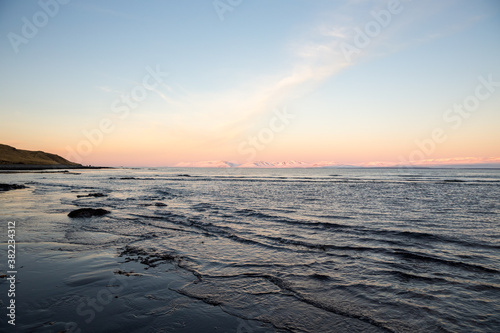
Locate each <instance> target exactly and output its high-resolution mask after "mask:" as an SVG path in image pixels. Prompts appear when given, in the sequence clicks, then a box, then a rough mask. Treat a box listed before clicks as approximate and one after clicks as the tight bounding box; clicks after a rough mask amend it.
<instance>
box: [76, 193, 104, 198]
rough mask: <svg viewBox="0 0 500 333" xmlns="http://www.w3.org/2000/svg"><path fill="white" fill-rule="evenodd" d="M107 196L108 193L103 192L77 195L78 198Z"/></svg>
mask: <svg viewBox="0 0 500 333" xmlns="http://www.w3.org/2000/svg"><path fill="white" fill-rule="evenodd" d="M105 196H106V194H102V193H89V194H81V195H77V196H76V197H77V198H86V197H94V198H100V197H105Z"/></svg>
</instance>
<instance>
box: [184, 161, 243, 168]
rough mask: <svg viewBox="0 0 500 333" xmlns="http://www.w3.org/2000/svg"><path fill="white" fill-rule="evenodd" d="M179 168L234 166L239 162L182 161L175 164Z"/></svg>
mask: <svg viewBox="0 0 500 333" xmlns="http://www.w3.org/2000/svg"><path fill="white" fill-rule="evenodd" d="M175 166H176V167H178V168H233V167H236V166H238V164H235V163H232V162H228V161H204V162H181V163H178V164H176V165H175Z"/></svg>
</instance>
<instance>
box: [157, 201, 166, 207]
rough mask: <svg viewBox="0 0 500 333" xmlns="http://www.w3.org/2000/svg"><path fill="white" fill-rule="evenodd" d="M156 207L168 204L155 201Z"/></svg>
mask: <svg viewBox="0 0 500 333" xmlns="http://www.w3.org/2000/svg"><path fill="white" fill-rule="evenodd" d="M155 206H156V207H166V206H167V204H164V203H163V202H155Z"/></svg>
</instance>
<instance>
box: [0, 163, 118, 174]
mask: <svg viewBox="0 0 500 333" xmlns="http://www.w3.org/2000/svg"><path fill="white" fill-rule="evenodd" d="M65 169H70V170H98V169H114V168H113V167H102V166H83V165H64V164H49V165H44V164H0V173H10V172H29V171H43V170H65ZM55 172H64V171H55ZM66 172H69V171H66Z"/></svg>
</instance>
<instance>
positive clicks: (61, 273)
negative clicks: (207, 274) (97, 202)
mask: <svg viewBox="0 0 500 333" xmlns="http://www.w3.org/2000/svg"><path fill="white" fill-rule="evenodd" d="M1 245H2V246H3V247H6V244H5V243H2V244H1ZM17 247H18V251H19V252H18V256H17V258H18V261H19V269H18V271H17V274H16V296H15V302H16V303H15V304H16V311H15V323H16V328H18V329H21V330H26V331H30V332H45V331H47V330H50V331H54V332H56V331H57V332H59V331H64V332H92V331H93V332H105V331H108V332H109V331H121V330H123V329H124V327H127V330H128V331H133V332H150V331H151V329H153V328H154V329H156V330H161V329H163V328H165V327H170V328H171V329H172V332H178V333H188V332H213V333H216V332H236V331H237V330H238V328H239V327H245V328H250V329H251V330H252V332H255V333H257V332H269V331H274V328H272V327H271V326H270V325H268V324H264V323H261V322H259V321H255V320H246V319H242V318H239V317H237V316H235V315H232V314H229V313H227V312H225V311H224V309H223V308H222V307H221V306H218V305H212V304H207V303H206V302H203V301H202V300H197V299H193V298H191V297H188V296H186V295H183V294H181V293H179V292H178V291H177V289H180V288H182V286H184V285H186V284H190V283H194V282H195V281H196V280H197V279H198V278H197V277H196V276H195V275H193V274H192V272H189V271H188V270H185V269H183V268H181V267H179V266H178V265H176V264H175V263H173V262H164V263H162V264H160V265H158V266H155V267H151V266H148V265H144V264H142V263H140V262H138V261H137V260H136V258H134V256H127V257H125V256H122V255H120V253H119V252H120V250H121V248H120V246H118V247H114V246H113V247H111V248H100V249H88V248H85V246H82V247H83V249H82V248H80V249H78V248H79V247H80V246H78V245H75V244H64V243H59V242H55V243H53V242H42V243H24V242H20V243H18V244H17ZM75 251H76V252H75ZM130 257H132V258H130ZM3 274H5V272H1V273H0V276H2V275H3ZM6 283H8V281H7V280H6V279H5V278H4V277H2V278H0V285H5V284H6ZM193 318H196V320H193ZM3 320H4V318H2V320H0V323H1V322H2V321H3ZM3 324H6V323H5V322H4V323H3ZM3 324H2V325H3ZM8 326H9V325H5V326H4V327H8Z"/></svg>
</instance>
